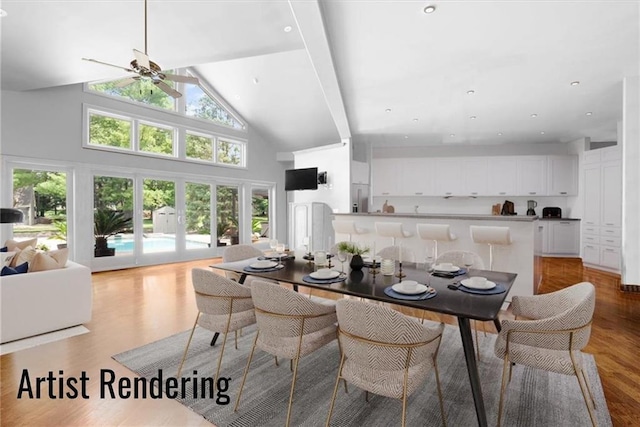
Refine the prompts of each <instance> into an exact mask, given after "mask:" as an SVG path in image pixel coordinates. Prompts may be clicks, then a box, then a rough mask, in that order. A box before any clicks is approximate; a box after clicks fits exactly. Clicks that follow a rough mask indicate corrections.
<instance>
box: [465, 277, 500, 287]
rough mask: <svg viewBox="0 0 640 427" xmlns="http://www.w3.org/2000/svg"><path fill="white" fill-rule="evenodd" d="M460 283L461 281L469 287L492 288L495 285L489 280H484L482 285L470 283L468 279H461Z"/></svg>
mask: <svg viewBox="0 0 640 427" xmlns="http://www.w3.org/2000/svg"><path fill="white" fill-rule="evenodd" d="M460 283H462V286H464V287H465V288H469V289H493V288H495V287H496V284H495V283H493V282H491V281H489V280H487V281H486V282H484V285H481V286H477V285H472V284H471V281H470V280H469V279H464V280H461V281H460Z"/></svg>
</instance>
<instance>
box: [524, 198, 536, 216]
mask: <svg viewBox="0 0 640 427" xmlns="http://www.w3.org/2000/svg"><path fill="white" fill-rule="evenodd" d="M536 206H538V202H536V201H535V200H527V215H529V216H535V214H536V211H535V208H536Z"/></svg>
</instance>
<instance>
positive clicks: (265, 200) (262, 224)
mask: <svg viewBox="0 0 640 427" xmlns="http://www.w3.org/2000/svg"><path fill="white" fill-rule="evenodd" d="M251 208H252V209H251V210H252V215H251V233H252V239H251V240H252V241H254V242H258V241H262V240H269V237H270V236H271V230H270V229H269V190H268V189H266V188H254V189H252V190H251Z"/></svg>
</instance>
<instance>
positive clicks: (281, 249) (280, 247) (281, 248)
mask: <svg viewBox="0 0 640 427" xmlns="http://www.w3.org/2000/svg"><path fill="white" fill-rule="evenodd" d="M276 251H277V252H278V265H280V264H282V255H284V243H278V244H277V245H276Z"/></svg>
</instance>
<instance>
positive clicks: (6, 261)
mask: <svg viewBox="0 0 640 427" xmlns="http://www.w3.org/2000/svg"><path fill="white" fill-rule="evenodd" d="M15 255H16V252H2V255H0V266H2V267H9V266H10V265H11V261H12V260H13V257H14V256H15Z"/></svg>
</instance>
